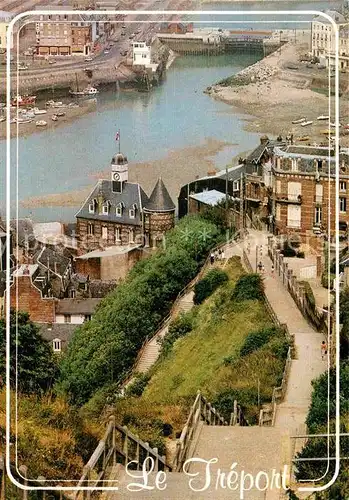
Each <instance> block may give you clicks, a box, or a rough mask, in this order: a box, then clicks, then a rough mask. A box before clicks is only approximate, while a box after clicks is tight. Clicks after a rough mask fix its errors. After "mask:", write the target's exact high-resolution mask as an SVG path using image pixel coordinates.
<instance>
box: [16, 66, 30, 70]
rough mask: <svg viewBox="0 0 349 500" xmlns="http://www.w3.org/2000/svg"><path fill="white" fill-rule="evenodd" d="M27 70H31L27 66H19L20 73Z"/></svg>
mask: <svg viewBox="0 0 349 500" xmlns="http://www.w3.org/2000/svg"><path fill="white" fill-rule="evenodd" d="M26 69H29V68H28V66H26V65H18V71H24V70H26Z"/></svg>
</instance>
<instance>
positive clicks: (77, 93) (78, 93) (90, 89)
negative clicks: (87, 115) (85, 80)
mask: <svg viewBox="0 0 349 500" xmlns="http://www.w3.org/2000/svg"><path fill="white" fill-rule="evenodd" d="M69 94H70V95H73V96H75V97H86V96H90V95H92V96H94V95H97V94H99V90H97V89H96V88H94V87H86V88H85V89H84V90H81V91H79V90H78V91H74V90H69Z"/></svg>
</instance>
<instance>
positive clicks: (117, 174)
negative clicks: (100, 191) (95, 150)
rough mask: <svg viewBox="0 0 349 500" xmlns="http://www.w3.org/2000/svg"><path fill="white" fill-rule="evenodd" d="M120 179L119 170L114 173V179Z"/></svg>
mask: <svg viewBox="0 0 349 500" xmlns="http://www.w3.org/2000/svg"><path fill="white" fill-rule="evenodd" d="M118 180H120V174H119V173H118V172H114V173H113V181H118Z"/></svg>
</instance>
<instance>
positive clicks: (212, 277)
mask: <svg viewBox="0 0 349 500" xmlns="http://www.w3.org/2000/svg"><path fill="white" fill-rule="evenodd" d="M226 281H228V275H227V273H225V272H224V271H222V270H221V269H211V270H210V271H208V273H207V274H206V275H205V276H204V278H202V280H200V281H198V283H196V285H195V287H194V304H201V303H202V302H203V301H204V300H205V299H207V297H209V296H210V295H211V293H212V292H214V290H216V288H218V287H219V285H221V284H222V283H224V282H226Z"/></svg>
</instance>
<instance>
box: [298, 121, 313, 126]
mask: <svg viewBox="0 0 349 500" xmlns="http://www.w3.org/2000/svg"><path fill="white" fill-rule="evenodd" d="M312 123H313V122H312V121H311V120H309V121H308V122H303V123H301V127H306V126H307V125H311V124H312Z"/></svg>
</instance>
